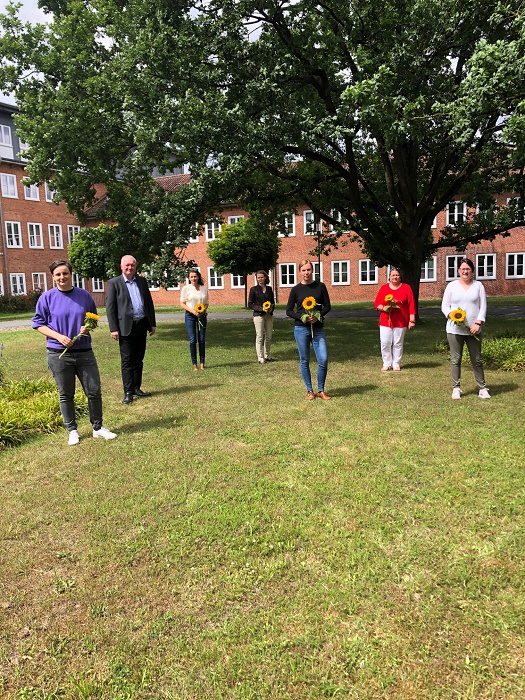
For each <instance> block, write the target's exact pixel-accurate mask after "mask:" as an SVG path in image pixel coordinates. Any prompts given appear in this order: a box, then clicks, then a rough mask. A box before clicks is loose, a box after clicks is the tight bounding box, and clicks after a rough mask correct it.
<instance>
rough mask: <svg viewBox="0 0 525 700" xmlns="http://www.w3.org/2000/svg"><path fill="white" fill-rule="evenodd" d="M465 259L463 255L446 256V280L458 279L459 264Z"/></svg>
mask: <svg viewBox="0 0 525 700" xmlns="http://www.w3.org/2000/svg"><path fill="white" fill-rule="evenodd" d="M464 257H465V253H463V254H462V255H447V280H448V281H450V280H455V279H457V278H458V277H459V273H458V267H459V263H460V262H461V261H462V260H463V258H464Z"/></svg>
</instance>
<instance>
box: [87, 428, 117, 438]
mask: <svg viewBox="0 0 525 700" xmlns="http://www.w3.org/2000/svg"><path fill="white" fill-rule="evenodd" d="M93 437H94V438H104V440H113V438H116V437H117V433H112V432H111V430H108V429H107V428H104V426H102V427H101V428H99V429H98V430H94V431H93Z"/></svg>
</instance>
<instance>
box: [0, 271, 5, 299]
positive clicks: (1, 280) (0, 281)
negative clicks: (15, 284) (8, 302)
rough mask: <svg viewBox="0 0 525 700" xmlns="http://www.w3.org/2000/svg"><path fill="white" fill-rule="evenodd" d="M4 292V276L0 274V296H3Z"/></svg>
mask: <svg viewBox="0 0 525 700" xmlns="http://www.w3.org/2000/svg"><path fill="white" fill-rule="evenodd" d="M4 294H5V290H4V276H3V274H2V273H1V272H0V295H2V296H4Z"/></svg>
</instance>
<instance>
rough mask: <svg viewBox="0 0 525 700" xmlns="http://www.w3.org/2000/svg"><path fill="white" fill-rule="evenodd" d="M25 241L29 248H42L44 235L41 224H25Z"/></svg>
mask: <svg viewBox="0 0 525 700" xmlns="http://www.w3.org/2000/svg"><path fill="white" fill-rule="evenodd" d="M27 240H28V241H29V247H30V248H43V247H44V234H43V232H42V224H38V223H35V222H33V221H28V222H27Z"/></svg>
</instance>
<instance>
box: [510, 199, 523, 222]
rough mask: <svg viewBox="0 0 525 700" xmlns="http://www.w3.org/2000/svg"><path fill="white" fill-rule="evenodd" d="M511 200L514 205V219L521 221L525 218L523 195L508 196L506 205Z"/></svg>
mask: <svg viewBox="0 0 525 700" xmlns="http://www.w3.org/2000/svg"><path fill="white" fill-rule="evenodd" d="M511 202H512V204H513V205H514V206H515V207H516V212H515V214H514V221H523V220H524V219H525V199H523V197H509V198H508V199H507V206H508V205H509V204H510V203H511Z"/></svg>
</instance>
